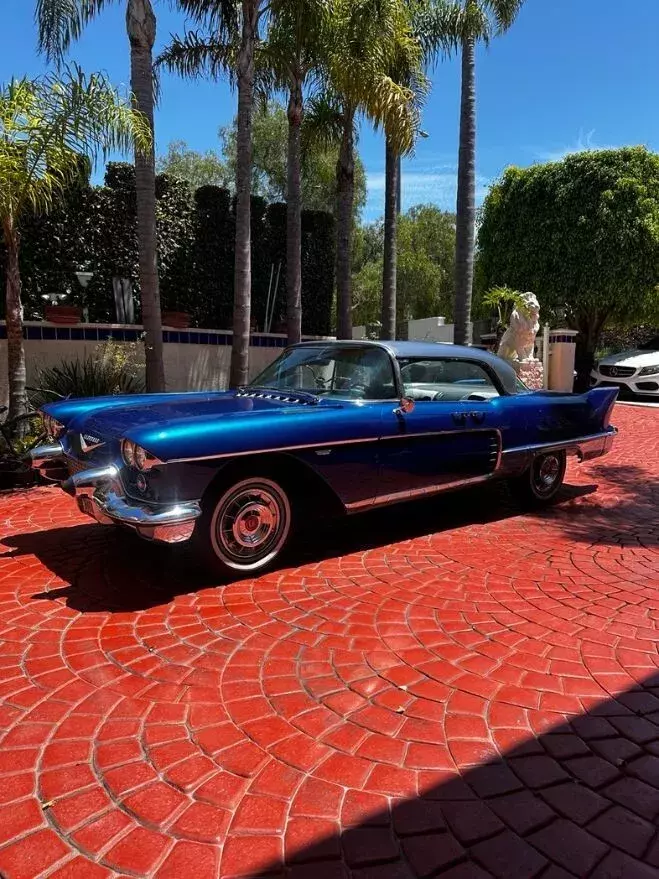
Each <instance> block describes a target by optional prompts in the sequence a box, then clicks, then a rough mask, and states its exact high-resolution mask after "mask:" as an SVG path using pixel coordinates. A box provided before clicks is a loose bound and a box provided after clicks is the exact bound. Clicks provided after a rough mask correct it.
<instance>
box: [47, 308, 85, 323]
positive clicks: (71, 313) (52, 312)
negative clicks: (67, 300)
mask: <svg viewBox="0 0 659 879" xmlns="http://www.w3.org/2000/svg"><path fill="white" fill-rule="evenodd" d="M45 316H46V320H47V321H50V323H53V324H79V323H80V320H81V318H82V308H79V307H78V306H77V305H47V306H46V315H45Z"/></svg>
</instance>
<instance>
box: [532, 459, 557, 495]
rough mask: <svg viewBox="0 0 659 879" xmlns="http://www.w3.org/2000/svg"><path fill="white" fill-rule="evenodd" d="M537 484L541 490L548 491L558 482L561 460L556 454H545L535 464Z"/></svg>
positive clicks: (537, 487)
mask: <svg viewBox="0 0 659 879" xmlns="http://www.w3.org/2000/svg"><path fill="white" fill-rule="evenodd" d="M534 469H535V485H536V489H537V490H538V491H539V492H548V491H551V489H552V488H553V487H554V485H555V484H556V480H557V479H558V478H559V475H560V472H561V462H560V460H559V458H558V457H557V456H556V455H545V456H544V458H542V459H541V460H540V461H539V462H538V463H537V464H536V466H535V468H534Z"/></svg>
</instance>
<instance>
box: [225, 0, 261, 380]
mask: <svg viewBox="0 0 659 879" xmlns="http://www.w3.org/2000/svg"><path fill="white" fill-rule="evenodd" d="M259 3H260V0H242V19H243V21H242V36H241V42H240V51H239V53H238V123H237V133H236V150H237V157H236V253H235V262H234V277H233V346H232V349H231V375H230V379H229V383H230V386H231V387H232V388H237V387H241V386H242V385H246V384H247V382H248V381H249V331H250V318H251V309H252V266H251V261H252V238H251V228H250V224H251V202H250V199H251V195H252V104H253V102H254V42H255V39H256V25H257V22H258V12H259Z"/></svg>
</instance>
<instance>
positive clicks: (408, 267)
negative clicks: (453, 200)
mask: <svg viewBox="0 0 659 879" xmlns="http://www.w3.org/2000/svg"><path fill="white" fill-rule="evenodd" d="M397 238H398V240H397V243H398V295H397V298H396V305H397V308H396V322H397V324H400V323H402V322H404V321H407V320H412V319H414V318H420V317H429V316H431V315H440V314H441V315H445V316H447V317H450V315H451V309H452V298H453V277H454V263H455V216H454V215H453V214H447V213H444V212H442V211H440V210H439V208H437V207H435V206H434V205H418V206H416V207H414V208H411V210H409V211H408V212H407V213H406V214H404V215H402V216H401V217H400V218H399V221H398V237H397ZM383 254H384V227H383V224H382V223H381V222H379V223H374V224H372V225H371V226H366V227H364V228H363V229H362V230H360V232H359V233H358V235H357V247H356V254H355V260H354V298H355V310H354V311H355V321H356V322H357V323H358V324H374V323H376V322H377V321H378V319H379V318H380V299H381V292H382V265H383Z"/></svg>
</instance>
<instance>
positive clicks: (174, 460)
mask: <svg viewBox="0 0 659 879" xmlns="http://www.w3.org/2000/svg"><path fill="white" fill-rule="evenodd" d="M461 433H492V434H497V436H498V437H499V448H501V431H500V430H499V429H498V428H496V427H475V428H468V429H467V428H459V427H458V428H456V429H455V430H427V431H422V432H420V433H396V434H391V435H390V436H369V437H360V438H359V439H348V440H330V442H317V443H305V444H300V445H294V446H277V447H275V448H264V449H251V450H249V451H246V452H221V453H220V454H218V455H200V456H199V457H198V458H170V460H169V461H162V462H161V463H162V464H163V465H167V464H193V463H194V462H195V461H219V460H221V459H223V458H242V457H244V456H245V455H266V454H276V453H277V452H298V451H303V450H304V449H329V448H334V447H335V446H351V445H358V444H364V443H379V442H391V441H392V440H403V439H407V440H409V439H416V438H417V437H429V436H447V435H452V434H461Z"/></svg>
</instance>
